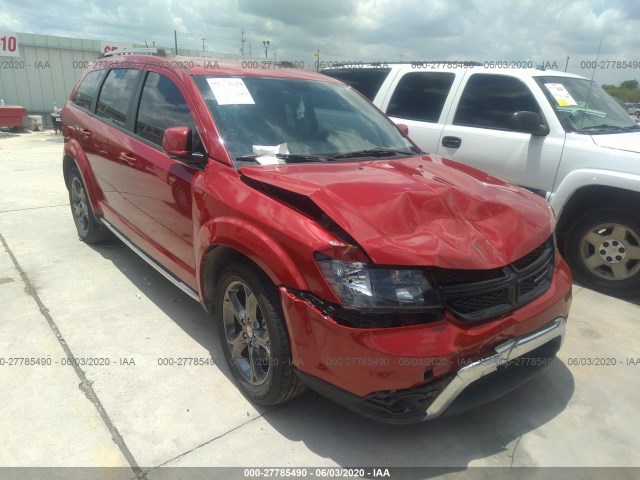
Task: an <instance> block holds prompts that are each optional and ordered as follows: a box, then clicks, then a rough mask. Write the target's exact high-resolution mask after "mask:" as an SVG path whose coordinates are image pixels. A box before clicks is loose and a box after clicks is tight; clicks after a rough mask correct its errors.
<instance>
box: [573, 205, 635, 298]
mask: <svg viewBox="0 0 640 480" xmlns="http://www.w3.org/2000/svg"><path fill="white" fill-rule="evenodd" d="M566 239H567V240H566V244H565V248H564V251H565V258H566V259H567V262H568V263H569V266H570V267H571V271H572V272H573V276H574V277H575V278H576V279H577V280H578V281H580V282H581V283H583V284H584V285H585V286H587V287H589V288H592V289H594V290H598V291H600V292H603V293H606V294H609V295H617V296H630V295H634V294H640V216H638V215H636V214H634V213H632V212H630V211H628V210H616V209H602V210H589V211H587V212H586V213H585V214H583V215H582V216H580V217H579V218H577V219H576V220H575V221H574V223H573V225H572V226H571V227H570V228H569V230H568V231H567V237H566Z"/></svg>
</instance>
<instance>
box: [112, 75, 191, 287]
mask: <svg viewBox="0 0 640 480" xmlns="http://www.w3.org/2000/svg"><path fill="white" fill-rule="evenodd" d="M192 106H193V105H192V102H191V101H190V98H189V96H188V94H187V92H186V90H185V89H184V87H183V86H182V85H181V82H180V81H179V80H178V79H177V78H176V77H175V76H174V75H173V74H172V73H171V72H168V71H165V70H163V69H158V70H157V71H153V69H152V71H147V72H145V73H144V78H143V84H142V88H141V90H140V95H139V97H138V99H137V103H136V105H135V109H134V112H135V113H134V115H135V116H134V118H133V122H132V124H131V136H129V138H128V140H127V143H123V144H122V147H123V148H122V149H121V152H120V156H121V157H123V158H125V159H126V160H125V161H124V162H123V163H122V196H123V199H124V200H125V202H126V204H127V207H126V208H125V209H124V210H123V212H122V215H123V217H124V218H125V220H126V221H127V222H128V223H129V224H130V225H131V226H132V227H133V228H134V229H135V231H136V233H137V234H138V235H140V236H141V237H142V238H143V241H144V242H145V243H146V249H148V248H149V247H150V248H151V249H153V250H155V251H152V252H150V253H151V254H152V256H154V257H156V258H157V259H158V260H162V263H163V264H166V266H167V267H168V268H169V270H171V271H172V272H173V273H174V274H175V275H176V276H178V277H179V278H181V279H182V280H183V281H185V282H187V283H188V284H189V285H190V286H191V287H193V288H195V283H194V282H193V281H192V280H193V279H194V278H195V254H194V250H193V235H194V231H193V228H194V224H193V214H192V198H193V195H192V182H193V178H194V176H195V175H197V174H198V171H197V170H195V169H194V168H192V167H189V166H187V165H185V164H184V163H182V162H179V161H177V160H174V159H172V158H170V157H169V156H168V155H167V154H166V153H165V152H164V151H163V150H162V137H163V135H164V131H165V129H167V128H169V127H174V126H187V127H190V128H192V129H194V131H195V129H196V122H195V120H194V117H193V115H192V114H191V111H192ZM203 153H204V152H203Z"/></svg>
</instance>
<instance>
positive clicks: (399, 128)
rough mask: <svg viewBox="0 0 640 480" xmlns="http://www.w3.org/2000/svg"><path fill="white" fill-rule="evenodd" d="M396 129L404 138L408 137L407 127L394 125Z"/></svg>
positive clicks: (400, 124) (398, 124) (399, 124)
mask: <svg viewBox="0 0 640 480" xmlns="http://www.w3.org/2000/svg"><path fill="white" fill-rule="evenodd" d="M396 128H397V129H398V130H399V131H400V133H401V134H402V135H404V136H405V137H408V136H409V127H408V126H406V125H405V124H404V123H396Z"/></svg>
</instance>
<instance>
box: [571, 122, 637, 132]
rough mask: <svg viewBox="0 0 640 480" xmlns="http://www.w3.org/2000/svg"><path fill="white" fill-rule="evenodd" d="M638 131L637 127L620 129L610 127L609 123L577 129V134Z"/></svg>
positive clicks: (619, 127) (618, 127)
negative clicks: (601, 131) (595, 131)
mask: <svg viewBox="0 0 640 480" xmlns="http://www.w3.org/2000/svg"><path fill="white" fill-rule="evenodd" d="M638 129H640V126H639V125H632V126H630V127H621V126H620V125H611V124H609V123H603V124H602V125H589V126H588V127H582V128H579V129H578V130H577V131H578V132H592V131H594V130H619V131H623V132H633V131H634V130H638Z"/></svg>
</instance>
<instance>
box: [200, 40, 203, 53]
mask: <svg viewBox="0 0 640 480" xmlns="http://www.w3.org/2000/svg"><path fill="white" fill-rule="evenodd" d="M200 40H202V51H203V52H204V37H202V38H201V39H200Z"/></svg>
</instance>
